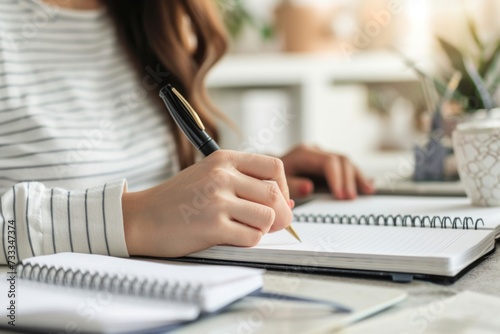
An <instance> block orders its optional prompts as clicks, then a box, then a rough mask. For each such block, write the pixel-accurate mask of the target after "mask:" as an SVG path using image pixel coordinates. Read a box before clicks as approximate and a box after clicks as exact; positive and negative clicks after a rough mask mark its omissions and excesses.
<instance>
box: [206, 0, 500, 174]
mask: <svg viewBox="0 0 500 334" xmlns="http://www.w3.org/2000/svg"><path fill="white" fill-rule="evenodd" d="M218 4H219V7H220V9H221V11H222V14H223V17H224V22H225V24H226V27H227V29H228V32H229V34H230V37H231V46H230V53H229V54H228V55H227V56H226V57H225V58H224V59H223V60H222V61H221V62H220V63H219V64H217V65H216V67H215V68H214V69H213V70H212V71H211V73H210V74H209V77H208V79H207V85H208V87H209V92H210V95H211V97H212V98H213V99H214V101H215V102H216V104H217V106H218V107H219V108H220V109H221V110H223V111H224V113H225V114H227V115H228V116H229V117H230V118H231V119H232V120H233V121H234V123H235V124H237V125H238V128H239V129H238V131H239V132H238V131H234V129H232V128H231V127H229V126H227V125H224V124H221V126H222V130H223V131H222V136H223V140H222V142H221V144H222V146H223V147H225V148H231V149H239V150H245V151H252V152H261V153H268V154H276V155H280V154H283V153H284V152H286V151H287V150H288V149H290V148H291V147H292V146H294V145H296V144H297V143H299V142H304V143H309V144H316V145H319V146H320V147H322V148H324V149H327V150H331V151H335V152H339V153H342V154H345V155H347V156H349V157H350V158H351V159H352V160H354V161H355V162H356V163H357V164H358V166H360V167H361V168H362V169H363V170H364V171H365V173H367V174H369V175H371V176H377V175H379V174H380V173H384V172H385V173H387V171H397V173H398V174H401V175H402V174H405V173H406V174H408V175H410V174H411V173H412V172H413V168H414V165H415V163H416V162H415V158H414V157H415V154H414V152H413V150H414V147H415V145H419V143H423V142H425V141H426V140H428V138H429V133H430V131H431V124H432V118H433V113H434V112H435V109H436V106H437V105H438V106H442V107H443V108H442V113H443V114H445V116H446V117H448V116H450V117H452V118H453V117H455V116H457V115H458V116H463V115H468V114H472V113H474V112H475V111H477V110H480V109H483V108H484V107H485V105H483V103H482V102H484V101H483V100H481V96H478V94H477V89H476V88H477V86H474V85H473V84H474V83H476V84H477V82H476V81H477V80H476V81H475V80H474V79H475V74H480V75H481V76H480V79H481V80H482V81H483V83H484V82H487V83H488V85H490V87H492V88H491V89H490V91H491V92H492V94H491V95H492V99H493V102H492V103H494V104H495V105H496V101H497V100H498V98H497V97H498V96H497V95H498V94H496V93H495V91H496V86H497V81H498V80H497V77H496V74H497V73H498V72H499V71H497V70H496V68H497V61H496V55H497V53H498V47H497V45H498V38H499V36H498V35H499V33H498V32H500V29H499V28H500V22H499V21H500V20H498V18H497V17H498V13H500V1H497V0H439V1H431V0H218ZM464 64H465V65H464ZM468 65H470V66H468ZM419 72H420V74H419ZM456 72H460V73H456ZM476 72H478V73H476ZM483 72H484V73H483ZM454 75H455V81H457V80H456V79H458V83H457V82H456V84H457V85H458V87H454V84H453V79H452V78H453V76H454ZM424 76H428V77H427V79H425V78H424ZM457 76H458V77H459V78H457ZM450 81H451V83H450ZM440 85H441V86H440ZM449 86H451V87H449ZM462 86H463V87H462ZM471 87H472V88H471ZM490 87H488V88H490ZM446 88H448V90H449V91H448V93H449V94H448V95H449V96H446V95H447V93H446ZM467 88H468V89H469V91H467ZM450 90H451V91H450ZM480 90H481V89H480V88H479V91H480ZM459 93H460V94H459ZM457 94H459V96H458V95H457ZM479 95H480V94H479ZM457 96H458V97H457ZM444 106H446V108H444Z"/></svg>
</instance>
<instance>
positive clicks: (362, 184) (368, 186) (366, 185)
mask: <svg viewBox="0 0 500 334" xmlns="http://www.w3.org/2000/svg"><path fill="white" fill-rule="evenodd" d="M354 170H355V171H354V172H355V178H356V185H357V187H358V189H359V191H360V192H361V193H362V194H373V193H374V192H375V187H374V186H373V182H372V181H370V180H368V179H367V178H365V177H364V176H363V174H362V173H361V172H360V171H359V169H357V168H356V167H354Z"/></svg>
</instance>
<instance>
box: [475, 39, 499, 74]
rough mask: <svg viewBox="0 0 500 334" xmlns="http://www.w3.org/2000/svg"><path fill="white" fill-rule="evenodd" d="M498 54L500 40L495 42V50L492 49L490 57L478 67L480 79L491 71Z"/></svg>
mask: <svg viewBox="0 0 500 334" xmlns="http://www.w3.org/2000/svg"><path fill="white" fill-rule="evenodd" d="M499 54H500V40H498V41H497V43H496V45H495V48H494V49H493V52H492V53H491V55H490V57H489V58H488V59H485V60H484V62H483V63H482V64H481V65H482V66H481V67H479V70H478V71H479V73H480V74H481V76H482V77H486V75H487V74H488V72H489V71H490V70H491V68H492V66H493V65H494V63H495V61H496V60H497V58H498V56H499Z"/></svg>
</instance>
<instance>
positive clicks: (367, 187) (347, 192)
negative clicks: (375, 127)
mask: <svg viewBox="0 0 500 334" xmlns="http://www.w3.org/2000/svg"><path fill="white" fill-rule="evenodd" d="M282 161H283V163H284V164H285V173H286V177H287V179H288V186H289V187H290V196H291V197H292V198H298V197H305V196H308V195H310V194H311V193H312V192H313V190H314V185H313V182H312V180H310V179H309V178H307V177H304V175H307V176H318V177H322V178H324V179H325V180H326V182H327V185H328V187H329V189H330V190H331V191H332V193H333V195H334V196H335V198H337V199H354V198H356V196H357V195H358V193H361V194H371V193H373V192H374V191H375V189H374V188H373V184H372V183H371V182H370V181H368V180H367V179H365V177H364V176H363V175H362V174H361V173H360V171H359V170H358V169H357V168H356V167H355V166H354V165H353V164H352V163H351V162H350V161H349V159H347V158H346V157H344V156H342V155H337V154H332V153H328V152H325V151H323V150H321V149H319V148H317V147H309V146H304V145H301V146H298V147H296V148H295V149H293V150H292V151H290V152H289V153H288V154H286V155H285V156H284V157H283V158H282Z"/></svg>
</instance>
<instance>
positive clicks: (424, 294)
mask: <svg viewBox="0 0 500 334" xmlns="http://www.w3.org/2000/svg"><path fill="white" fill-rule="evenodd" d="M5 271H6V267H0V273H4V272H5ZM266 275H272V276H278V277H279V276H280V275H283V276H286V277H294V276H296V277H298V278H310V279H316V280H324V281H333V282H348V283H356V284H366V285H370V286H380V287H394V288H397V289H402V290H405V291H406V292H407V293H408V298H407V299H406V300H404V301H403V302H401V303H399V304H397V305H396V306H394V307H393V308H391V309H389V310H387V311H385V312H383V313H382V314H387V313H388V312H395V311H397V310H401V309H406V308H411V307H418V306H421V305H426V304H429V303H432V302H434V301H439V300H442V299H444V298H447V297H450V296H453V295H455V294H457V293H459V292H461V291H465V290H472V291H475V292H479V293H483V294H487V295H490V296H496V297H500V252H498V251H497V252H495V253H494V254H492V255H491V256H490V257H488V258H486V259H485V260H483V261H482V262H481V263H479V264H478V265H477V266H476V267H474V268H473V269H472V270H470V271H469V272H468V273H466V274H465V275H464V276H463V277H462V278H460V279H459V280H458V281H456V282H455V283H454V284H452V285H439V284H434V283H430V282H425V281H413V282H411V283H394V282H391V281H388V280H375V279H364V278H352V277H339V276H327V275H312V274H292V273H282V272H277V271H269V272H268V273H266ZM5 333H7V332H5ZM12 333H13V332H12Z"/></svg>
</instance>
